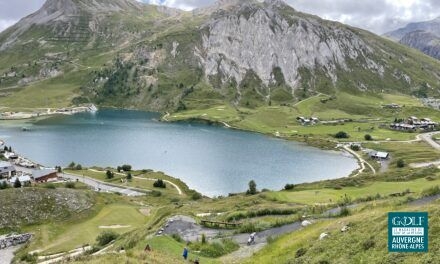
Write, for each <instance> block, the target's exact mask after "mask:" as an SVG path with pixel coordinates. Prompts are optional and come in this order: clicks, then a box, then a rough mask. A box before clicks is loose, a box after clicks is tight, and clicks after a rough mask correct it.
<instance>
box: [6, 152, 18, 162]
mask: <svg viewBox="0 0 440 264" xmlns="http://www.w3.org/2000/svg"><path fill="white" fill-rule="evenodd" d="M3 156H5V158H6V159H8V160H11V159H18V156H17V154H15V153H14V152H9V151H6V152H5V153H4V154H3Z"/></svg>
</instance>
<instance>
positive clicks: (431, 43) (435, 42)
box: [399, 30, 440, 59]
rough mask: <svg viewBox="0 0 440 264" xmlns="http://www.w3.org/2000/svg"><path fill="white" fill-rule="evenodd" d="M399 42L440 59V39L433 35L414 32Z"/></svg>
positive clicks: (420, 31)
mask: <svg viewBox="0 0 440 264" xmlns="http://www.w3.org/2000/svg"><path fill="white" fill-rule="evenodd" d="M399 42H400V43H402V44H404V45H407V46H409V47H411V48H415V49H418V50H420V51H422V52H423V53H425V54H426V55H429V56H431V57H433V58H436V59H440V37H439V36H437V35H435V34H433V33H430V32H426V31H422V30H417V31H413V32H410V33H407V34H406V35H405V36H403V38H402V39H401V40H400V41H399Z"/></svg>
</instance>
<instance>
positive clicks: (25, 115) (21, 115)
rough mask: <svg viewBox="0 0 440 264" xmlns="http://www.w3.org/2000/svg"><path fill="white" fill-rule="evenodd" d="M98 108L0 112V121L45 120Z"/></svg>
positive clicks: (88, 111)
mask: <svg viewBox="0 0 440 264" xmlns="http://www.w3.org/2000/svg"><path fill="white" fill-rule="evenodd" d="M96 111H98V108H97V107H96V106H95V105H94V104H87V105H81V106H72V107H62V108H35V110H34V111H33V112H8V111H6V112H2V113H0V121H26V120H32V119H40V120H41V119H45V118H49V117H53V116H62V115H74V114H78V113H94V112H96Z"/></svg>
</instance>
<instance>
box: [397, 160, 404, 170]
mask: <svg viewBox="0 0 440 264" xmlns="http://www.w3.org/2000/svg"><path fill="white" fill-rule="evenodd" d="M403 167H405V161H404V160H403V159H399V160H398V161H397V168H403Z"/></svg>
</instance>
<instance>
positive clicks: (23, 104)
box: [0, 0, 440, 111]
mask: <svg viewBox="0 0 440 264" xmlns="http://www.w3.org/2000/svg"><path fill="white" fill-rule="evenodd" d="M0 47H1V48H0V76H1V77H0V95H1V96H0V104H2V105H3V106H5V107H7V108H6V109H12V110H14V109H20V110H21V109H25V108H33V109H35V108H47V107H63V106H66V105H70V104H80V103H86V102H94V103H97V104H99V105H101V106H116V107H125V108H137V109H148V110H159V111H163V110H168V111H178V110H183V109H200V108H206V107H208V106H212V105H216V104H225V103H226V104H232V105H234V106H244V107H247V108H253V107H257V106H264V105H271V104H278V105H280V104H288V103H293V102H296V101H297V100H299V99H303V98H307V97H309V96H312V95H315V94H317V93H318V92H322V93H326V94H335V93H337V92H341V91H343V92H348V93H364V92H387V93H396V92H398V93H404V94H419V93H418V92H419V91H420V90H421V89H424V90H426V93H427V95H438V94H439V93H440V92H439V89H438V88H437V87H438V83H439V79H440V76H438V74H437V73H436V72H437V71H436V69H438V67H439V66H440V63H439V62H437V61H435V60H432V59H430V58H428V57H426V56H421V54H420V53H419V52H416V51H413V50H412V49H409V48H406V47H404V46H403V45H399V44H396V43H393V42H391V41H388V40H385V39H383V38H381V37H378V36H376V35H374V34H372V33H369V32H366V31H363V30H360V29H357V28H353V27H349V26H346V25H343V24H340V23H336V22H331V21H326V20H323V19H320V18H319V17H316V16H311V15H308V14H304V13H300V12H298V11H296V10H295V9H293V8H292V7H290V6H288V5H287V4H285V3H284V2H283V1H279V0H266V1H264V2H261V1H256V0H247V1H234V0H223V1H218V2H217V3H215V4H214V5H212V6H210V7H207V8H202V9H197V10H194V11H192V12H184V11H180V10H176V9H169V8H164V7H158V6H152V5H146V4H140V3H138V2H136V1H134V0H118V1H107V0H96V1H93V2H88V1H81V0H63V1H53V0H48V1H47V2H46V3H45V4H44V6H43V7H42V8H41V9H40V10H39V11H37V12H36V13H34V14H32V15H30V16H28V17H26V18H23V19H22V20H21V21H20V22H18V23H17V24H16V25H14V26H12V27H11V28H9V29H7V30H5V31H4V32H2V33H1V34H0ZM29 50H31V52H29ZM426 87H428V88H426Z"/></svg>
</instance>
